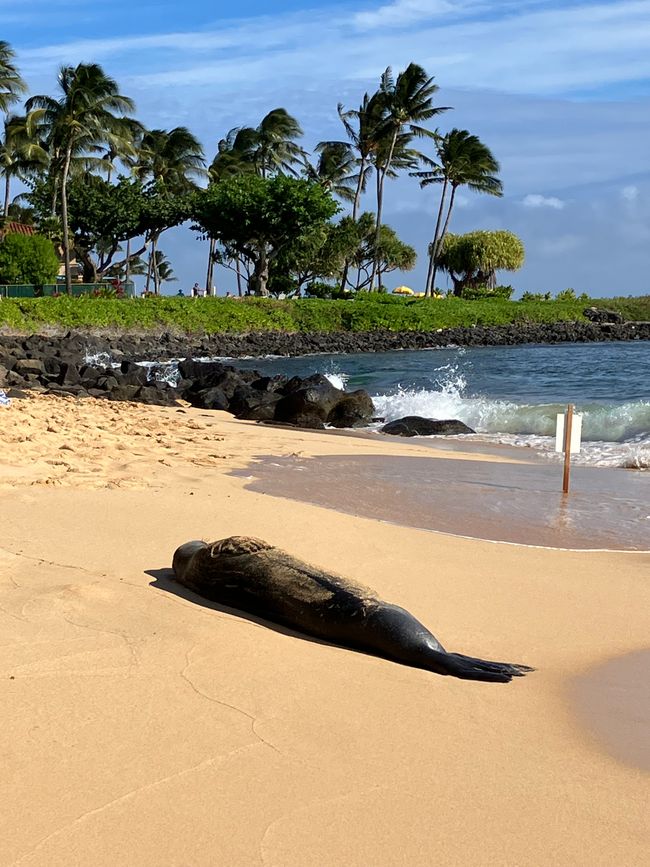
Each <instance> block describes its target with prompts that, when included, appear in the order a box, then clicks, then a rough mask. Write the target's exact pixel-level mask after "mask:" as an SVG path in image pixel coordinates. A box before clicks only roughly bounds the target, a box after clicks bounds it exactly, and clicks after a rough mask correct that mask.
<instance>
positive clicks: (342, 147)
mask: <svg viewBox="0 0 650 867" xmlns="http://www.w3.org/2000/svg"><path fill="white" fill-rule="evenodd" d="M316 151H317V152H318V154H319V157H318V162H317V163H316V165H315V166H314V165H312V164H311V163H309V162H307V161H306V162H305V169H304V173H305V177H306V178H307V179H308V180H310V181H312V182H313V183H316V184H320V185H321V186H322V187H323V189H324V190H327V192H328V193H331V194H332V195H333V196H338V198H339V199H343V200H344V201H346V202H354V200H355V198H356V192H355V190H356V188H357V187H358V184H359V178H358V177H357V174H356V173H355V170H356V168H357V158H356V156H355V155H354V151H353V149H352V146H351V145H349V144H348V143H347V142H321V143H320V144H319V145H318V146H317V148H316Z"/></svg>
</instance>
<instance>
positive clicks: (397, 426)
mask: <svg viewBox="0 0 650 867" xmlns="http://www.w3.org/2000/svg"><path fill="white" fill-rule="evenodd" d="M381 433H385V434H392V435H393V436H400V437H430V436H451V435H454V434H471V433H476V431H474V430H472V428H471V427H467V425H466V424H463V422H462V421H458V419H436V418H422V416H419V415H406V416H404V418H398V419H395V421H389V422H388V424H385V425H384V426H383V427H382V428H381Z"/></svg>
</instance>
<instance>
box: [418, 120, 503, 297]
mask: <svg viewBox="0 0 650 867" xmlns="http://www.w3.org/2000/svg"><path fill="white" fill-rule="evenodd" d="M435 145H436V156H437V160H435V159H434V160H432V159H429V158H428V157H424V156H423V157H422V158H421V159H422V161H423V162H424V163H425V165H427V166H428V168H427V169H426V170H425V171H419V172H412V173H411V174H412V176H413V177H417V178H420V179H421V180H420V186H421V187H427V186H429V185H430V184H441V185H442V192H441V194H440V205H439V207H438V216H437V219H436V227H435V231H434V234H433V240H432V242H431V246H430V255H429V268H428V271H427V281H426V286H425V294H426V295H432V294H433V291H434V287H435V283H436V271H437V267H438V254H439V251H440V250H441V249H442V244H443V241H444V238H445V235H446V234H447V229H448V227H449V220H450V219H451V212H452V210H453V207H454V199H455V196H456V190H457V189H458V188H459V187H461V186H467V187H469V189H470V190H473V191H474V192H477V193H488V194H489V195H492V196H502V195H503V188H502V184H501V181H500V180H499V179H498V178H497V177H496V174H497V172H498V171H499V163H498V162H497V161H496V159H495V158H494V156H493V155H492V152H491V151H490V149H489V148H488V147H486V145H484V144H483V142H482V141H481V140H480V139H479V138H478V136H475V135H471V134H470V133H469V132H468V131H467V130H466V129H452V130H450V131H449V132H448V133H446V135H444V136H440V135H436V136H435ZM448 190H450V191H451V193H450V197H449V202H448V203H447V201H446V198H447V191H448ZM445 205H447V215H446V217H445V221H444V224H443V223H442V219H443V213H444V209H445Z"/></svg>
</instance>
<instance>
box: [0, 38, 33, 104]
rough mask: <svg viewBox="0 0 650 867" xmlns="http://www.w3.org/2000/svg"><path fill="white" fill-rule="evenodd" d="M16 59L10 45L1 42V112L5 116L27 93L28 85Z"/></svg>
mask: <svg viewBox="0 0 650 867" xmlns="http://www.w3.org/2000/svg"><path fill="white" fill-rule="evenodd" d="M15 57H16V53H15V52H14V50H13V48H12V47H11V46H10V45H9V43H8V42H5V41H4V40H0V112H2V113H3V114H4V113H6V112H7V111H8V110H9V108H10V106H12V105H13V104H14V103H16V102H18V101H19V100H20V97H21V96H22V95H23V94H24V93H26V92H27V85H26V84H25V82H24V80H23V79H22V77H21V75H20V73H19V72H18V67H17V66H16V63H15Z"/></svg>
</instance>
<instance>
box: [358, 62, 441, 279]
mask: <svg viewBox="0 0 650 867" xmlns="http://www.w3.org/2000/svg"><path fill="white" fill-rule="evenodd" d="M437 91H438V86H437V85H436V84H434V83H433V78H432V77H429V76H428V75H427V73H426V72H425V70H424V69H423V68H422V67H421V66H418V64H417V63H409V65H408V66H407V67H406V69H405V70H404V71H403V72H400V73H399V74H398V75H397V77H396V78H394V77H393V73H392V70H391V68H390V67H388V68H387V69H386V71H385V72H384V74H383V75H382V77H381V83H380V86H379V90H378V92H377V94H376V96H375V99H376V100H377V102H378V104H379V106H380V107H381V109H382V116H381V121H380V123H379V126H378V127H377V133H376V136H377V146H376V148H375V150H374V152H373V157H374V164H375V177H376V185H377V217H376V224H375V234H376V238H375V245H376V246H377V249H379V240H380V239H379V233H380V227H381V220H382V210H383V201H384V183H385V180H386V177H388V176H389V173H390V172H391V170H392V169H393V168H394V167H395V165H399V166H400V167H407V166H409V165H413V161H414V158H415V153H414V152H413V151H410V149H409V147H408V145H409V142H410V141H411V139H412V138H413V137H414V136H415V137H423V136H427V135H430V133H429V132H428V131H427V130H426V129H424V128H423V127H422V126H421V124H422V123H423V122H424V121H427V120H430V119H431V118H432V117H434V116H436V115H438V114H440V113H441V112H443V111H447V107H444V106H438V107H435V106H434V105H433V104H432V101H433V97H434V95H435V94H436V92H437ZM378 265H379V263H378V262H375V263H374V265H373V268H372V272H371V288H372V285H373V284H374V278H375V274H376V272H377V269H378Z"/></svg>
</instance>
